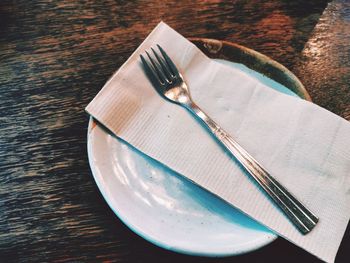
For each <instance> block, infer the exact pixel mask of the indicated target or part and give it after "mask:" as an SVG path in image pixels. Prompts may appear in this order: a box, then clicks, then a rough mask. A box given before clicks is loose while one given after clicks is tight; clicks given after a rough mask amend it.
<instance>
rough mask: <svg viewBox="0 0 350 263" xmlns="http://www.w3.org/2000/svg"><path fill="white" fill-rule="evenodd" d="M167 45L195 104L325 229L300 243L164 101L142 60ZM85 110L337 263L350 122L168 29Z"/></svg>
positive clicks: (184, 115) (249, 183) (347, 199)
mask: <svg viewBox="0 0 350 263" xmlns="http://www.w3.org/2000/svg"><path fill="white" fill-rule="evenodd" d="M156 44H160V45H161V46H162V47H163V48H164V50H166V52H167V53H168V54H169V56H170V57H171V58H172V59H173V61H174V62H175V64H176V65H177V66H178V68H179V69H180V71H181V72H182V73H183V75H184V78H185V79H186V81H187V83H188V85H189V87H190V90H191V94H192V97H193V99H194V101H195V102H196V103H197V104H198V105H199V106H200V107H201V108H202V109H203V110H204V111H206V112H207V113H208V114H209V116H211V117H212V118H213V119H214V120H215V121H216V122H217V123H218V124H219V125H221V126H222V127H223V128H224V129H225V130H226V131H227V132H228V133H230V134H231V135H232V136H233V138H235V139H236V140H237V141H238V142H239V143H240V144H241V145H242V146H243V148H245V149H246V150H247V151H248V152H249V153H251V155H252V156H254V157H255V158H256V159H257V160H258V161H259V162H260V163H262V164H263V166H265V167H266V168H267V170H268V171H269V172H270V173H271V174H272V175H273V176H274V177H275V178H276V179H277V180H279V181H280V182H281V183H282V184H283V185H284V186H285V187H286V188H287V189H288V190H290V192H292V193H293V194H294V195H295V196H296V197H297V198H298V199H299V200H300V201H301V202H302V203H304V204H305V205H306V206H307V207H308V208H309V209H310V210H311V211H313V212H314V213H315V214H316V215H317V216H319V218H320V221H319V223H318V224H317V225H316V227H315V228H314V229H313V230H312V231H311V232H310V233H309V234H307V235H305V236H304V235H302V234H300V233H299V231H298V230H297V229H296V228H295V227H294V226H293V225H292V224H291V222H290V221H288V219H287V218H286V217H285V215H284V214H283V213H282V212H281V211H280V209H278V208H277V207H276V206H275V205H274V204H273V202H272V201H271V200H270V199H269V198H268V197H267V196H266V195H265V194H264V193H263V192H262V190H261V189H260V188H259V187H258V186H257V184H255V183H253V180H252V179H251V178H250V177H249V175H247V174H246V172H245V171H243V170H242V169H241V167H240V166H239V165H238V163H237V162H236V161H235V160H234V159H232V158H231V157H230V155H229V154H228V153H227V152H226V151H225V150H224V149H223V148H222V147H221V146H220V145H219V144H218V143H217V142H216V141H215V140H214V139H213V138H212V137H211V135H210V134H209V133H208V131H207V130H206V129H205V128H203V127H202V126H201V124H200V122H199V121H198V120H197V119H196V118H194V117H193V116H192V115H191V114H190V113H189V112H188V111H186V110H185V109H184V108H182V107H180V106H178V105H176V104H173V103H170V102H168V101H166V100H165V99H163V98H162V97H161V96H160V95H159V94H158V93H157V92H156V91H155V89H154V88H153V87H152V85H151V83H150V82H149V80H148V79H147V77H146V76H145V74H144V72H143V70H142V66H141V61H140V59H139V54H140V53H143V52H144V50H146V49H149V48H150V47H154V46H155V45H156ZM86 111H87V112H88V113H89V114H91V115H92V116H93V117H94V118H96V119H97V120H98V121H99V122H100V123H102V124H103V125H104V126H105V127H107V128H108V129H109V130H110V131H111V132H113V133H114V134H115V135H117V136H118V137H120V138H122V139H123V140H125V141H126V142H128V143H129V144H131V145H133V146H134V147H136V148H137V149H139V150H140V151H142V152H143V153H145V154H147V155H148V156H150V157H152V158H154V159H156V160H158V161H159V162H161V163H163V164H164V165H166V166H168V167H169V168H171V169H173V170H175V171H176V172H178V173H179V174H181V175H183V176H184V177H186V178H188V179H189V180H191V181H193V182H194V183H196V184H198V185H200V186H201V187H203V188H205V189H207V190H209V191H210V192H212V193H214V194H215V195H217V196H219V197H220V198H222V199H224V200H225V201H227V202H228V203H230V204H231V205H233V206H235V207H237V208H238V209H240V210H241V211H243V212H244V213H246V214H247V215H249V216H250V217H252V218H253V219H255V220H257V221H259V222H260V223H262V224H264V225H265V226H267V227H268V228H270V229H272V230H273V231H275V232H276V233H278V234H279V235H280V236H282V237H284V238H286V239H288V240H289V241H291V242H293V243H294V244H296V245H298V246H300V247H301V248H303V249H305V250H307V251H309V252H311V253H312V254H314V255H316V256H317V257H319V258H320V259H322V260H325V261H328V262H332V261H334V258H335V255H336V252H337V250H338V247H339V245H340V242H341V239H342V237H343V235H344V232H345V229H346V226H347V223H348V221H349V216H350V123H349V122H347V121H346V120H344V119H342V118H340V117H338V116H336V115H334V114H333V113H331V112H329V111H327V110H325V109H323V108H320V107H318V106H317V105H315V104H312V103H309V102H307V101H304V100H302V99H298V98H294V97H291V96H288V95H284V94H281V93H279V92H277V91H274V90H272V89H271V88H269V87H266V86H264V85H263V84H262V83H260V82H259V81H257V80H255V79H252V78H251V77H250V76H248V75H246V74H245V73H243V72H241V71H239V70H237V69H233V68H230V67H228V66H225V65H222V64H219V63H217V62H215V61H213V60H211V59H209V58H208V57H206V56H205V55H204V54H203V53H202V52H201V51H200V50H199V49H198V48H197V47H195V46H194V45H193V44H192V43H190V42H189V41H188V40H186V39H185V38H184V37H182V36H181V35H179V34H178V33H177V32H175V31H174V30H173V29H171V28H170V27H169V26H167V25H166V24H165V23H160V24H159V25H158V26H157V27H156V28H155V29H154V30H153V32H152V33H151V34H150V35H149V36H148V37H147V39H146V40H145V41H144V42H143V43H142V44H141V46H140V47H139V48H138V49H137V50H136V51H135V52H134V54H132V56H131V57H130V58H129V59H128V60H127V62H126V63H125V64H124V65H123V66H122V67H121V68H120V69H119V70H118V72H116V73H115V74H114V76H113V77H112V78H111V79H110V80H109V81H108V82H107V83H106V85H105V86H104V87H103V89H102V90H101V91H100V92H99V93H98V95H97V96H96V97H95V98H94V99H93V101H92V102H91V103H90V104H89V105H88V106H87V108H86Z"/></svg>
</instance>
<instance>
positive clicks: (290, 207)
mask: <svg viewBox="0 0 350 263" xmlns="http://www.w3.org/2000/svg"><path fill="white" fill-rule="evenodd" d="M187 108H188V109H189V110H190V111H191V112H192V113H194V114H195V115H197V116H198V117H199V118H200V119H201V120H202V121H203V122H204V123H205V125H206V126H207V127H208V128H209V130H210V131H211V132H212V133H213V134H214V135H215V137H216V138H217V139H218V140H219V141H220V142H221V143H222V144H223V145H224V146H225V147H226V148H227V149H228V150H229V151H230V153H231V154H232V155H233V156H234V157H235V158H236V159H237V160H238V161H239V162H240V163H241V165H242V166H243V167H244V168H245V169H246V170H247V172H248V173H249V174H250V175H251V176H252V177H253V178H254V179H255V181H256V182H258V184H259V185H260V186H261V187H262V188H263V189H264V190H265V192H266V193H267V194H268V195H269V196H270V197H271V198H272V200H273V201H275V203H276V204H277V205H278V206H279V207H280V208H281V209H282V211H283V212H284V213H285V215H286V216H287V217H288V218H289V219H290V221H291V222H292V223H293V224H294V225H295V227H296V228H297V229H298V230H299V231H300V232H301V233H302V234H304V235H305V234H307V233H309V232H310V231H311V230H312V229H313V228H314V227H315V225H316V224H317V222H318V218H317V217H316V216H315V215H314V214H313V213H312V212H311V211H310V210H309V209H307V208H306V207H305V206H304V205H302V204H301V203H300V202H299V201H298V200H297V199H296V198H295V197H294V196H293V195H292V194H291V193H289V192H288V191H287V189H285V188H284V187H283V186H282V185H281V184H280V183H279V182H278V181H277V180H276V179H274V178H273V177H272V176H271V175H270V174H269V173H268V172H267V171H266V170H265V169H264V168H263V167H262V165H261V164H259V163H258V162H257V161H256V160H255V159H254V158H253V157H252V156H251V155H250V154H249V153H248V152H246V151H245V150H244V149H243V148H242V147H241V146H240V145H239V144H238V143H237V142H236V141H235V140H234V139H233V138H232V137H231V136H230V135H229V134H228V133H227V132H225V131H224V130H223V129H222V128H221V127H220V126H219V125H218V124H216V123H215V122H214V121H213V120H212V119H211V118H210V117H209V116H208V115H207V114H206V113H205V112H203V111H202V110H201V109H200V108H199V107H198V106H197V105H196V104H195V103H193V102H191V103H189V104H188V105H187Z"/></svg>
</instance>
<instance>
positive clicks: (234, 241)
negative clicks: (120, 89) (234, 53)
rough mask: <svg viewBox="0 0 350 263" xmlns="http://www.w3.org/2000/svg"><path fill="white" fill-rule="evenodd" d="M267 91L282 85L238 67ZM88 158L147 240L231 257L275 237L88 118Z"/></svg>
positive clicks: (122, 213) (114, 202)
mask: <svg viewBox="0 0 350 263" xmlns="http://www.w3.org/2000/svg"><path fill="white" fill-rule="evenodd" d="M219 61H220V62H222V63H225V64H228V65H231V66H232V67H236V68H240V69H242V70H244V71H245V72H247V73H248V74H250V75H251V76H253V77H255V78H258V79H259V80H260V81H262V82H264V83H265V84H267V85H268V86H270V87H272V88H274V89H276V90H279V91H281V92H284V93H287V94H291V95H294V96H296V95H295V94H294V93H293V92H291V91H290V90H288V89H287V88H285V87H284V86H282V85H280V84H278V83H277V82H274V81H273V80H270V79H268V78H266V77H264V76H263V75H261V74H260V73H257V72H255V71H252V70H250V69H248V68H246V67H245V66H243V65H241V64H237V63H232V62H228V61H222V60H219ZM88 156H89V162H90V166H91V170H92V174H93V176H94V178H95V181H96V183H97V185H98V187H99V189H100V191H101V193H102V195H103V197H104V198H105V200H106V201H107V203H108V205H109V206H110V207H111V209H112V210H113V211H114V213H115V214H116V215H117V216H118V217H119V218H120V219H121V220H122V221H123V222H124V223H125V224H126V225H127V226H128V227H129V228H130V229H131V230H133V231H134V232H135V233H137V234H138V235H140V236H142V237H143V238H145V239H146V240H148V241H150V242H152V243H154V244H156V245H158V246H160V247H163V248H166V249H170V250H173V251H176V252H180V253H185V254H191V255H201V256H230V255H237V254H242V253H246V252H249V251H252V250H255V249H258V248H260V247H262V246H264V245H266V244H269V243H270V242H272V241H273V240H275V239H276V237H277V236H276V235H275V234H274V233H272V232H271V231H270V230H268V229H267V228H265V227H264V226H262V225H260V224H259V223H257V222H255V221H253V220H252V219H250V218H248V217H247V216H245V215H244V214H242V213H241V212H239V211H238V210H237V209H235V208H233V207H231V206H229V205H228V204H226V203H225V202H223V201H221V200H219V199H218V198H216V197H215V196H213V195H211V194H210V193H208V192H207V191H205V190H203V189H201V188H199V187H197V186H195V185H194V184H192V183H190V182H189V181H187V180H186V179H184V178H182V177H181V176H180V175H178V174H176V173H175V172H173V171H171V170H169V169H167V168H166V167H164V166H162V165H161V164H160V163H158V162H157V161H155V160H153V159H150V158H149V157H147V156H145V155H144V154H142V153H141V152H139V151H138V150H136V149H134V148H133V147H132V146H130V145H128V144H127V143H125V142H124V141H122V140H120V139H118V138H116V137H115V136H113V135H111V134H110V133H108V132H107V131H106V130H104V129H103V128H102V127H100V126H99V125H96V124H95V123H94V122H93V120H92V119H91V118H90V122H89V128H88Z"/></svg>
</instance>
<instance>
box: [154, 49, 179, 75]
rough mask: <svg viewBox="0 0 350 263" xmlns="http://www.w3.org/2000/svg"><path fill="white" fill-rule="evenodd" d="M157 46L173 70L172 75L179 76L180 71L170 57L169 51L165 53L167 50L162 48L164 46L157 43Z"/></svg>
mask: <svg viewBox="0 0 350 263" xmlns="http://www.w3.org/2000/svg"><path fill="white" fill-rule="evenodd" d="M157 47H158V49H159V51H160V53H162V56H163V58H164V60H165V61H166V63H167V64H168V66H169V67H170V69H171V71H172V75H173V76H174V77H175V76H176V77H179V76H180V74H179V71H178V69H177V68H176V66H175V64H174V62H173V61H172V60H171V59H170V58H169V56H168V55H167V53H165V51H164V50H163V49H162V47H161V46H160V45H158V44H157Z"/></svg>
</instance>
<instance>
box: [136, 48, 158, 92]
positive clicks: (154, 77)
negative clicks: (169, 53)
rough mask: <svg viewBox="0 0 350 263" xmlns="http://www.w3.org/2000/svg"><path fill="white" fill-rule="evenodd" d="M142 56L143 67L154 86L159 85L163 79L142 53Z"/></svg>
mask: <svg viewBox="0 0 350 263" xmlns="http://www.w3.org/2000/svg"><path fill="white" fill-rule="evenodd" d="M140 58H141V61H142V64H143V68H144V69H145V73H146V75H147V77H148V78H149V79H150V80H151V82H152V83H153V86H155V87H158V86H159V85H162V82H161V80H160V79H159V77H158V75H157V74H156V72H155V71H154V69H153V68H152V66H151V65H149V63H148V62H147V61H146V59H145V58H144V57H143V56H142V55H140Z"/></svg>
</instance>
